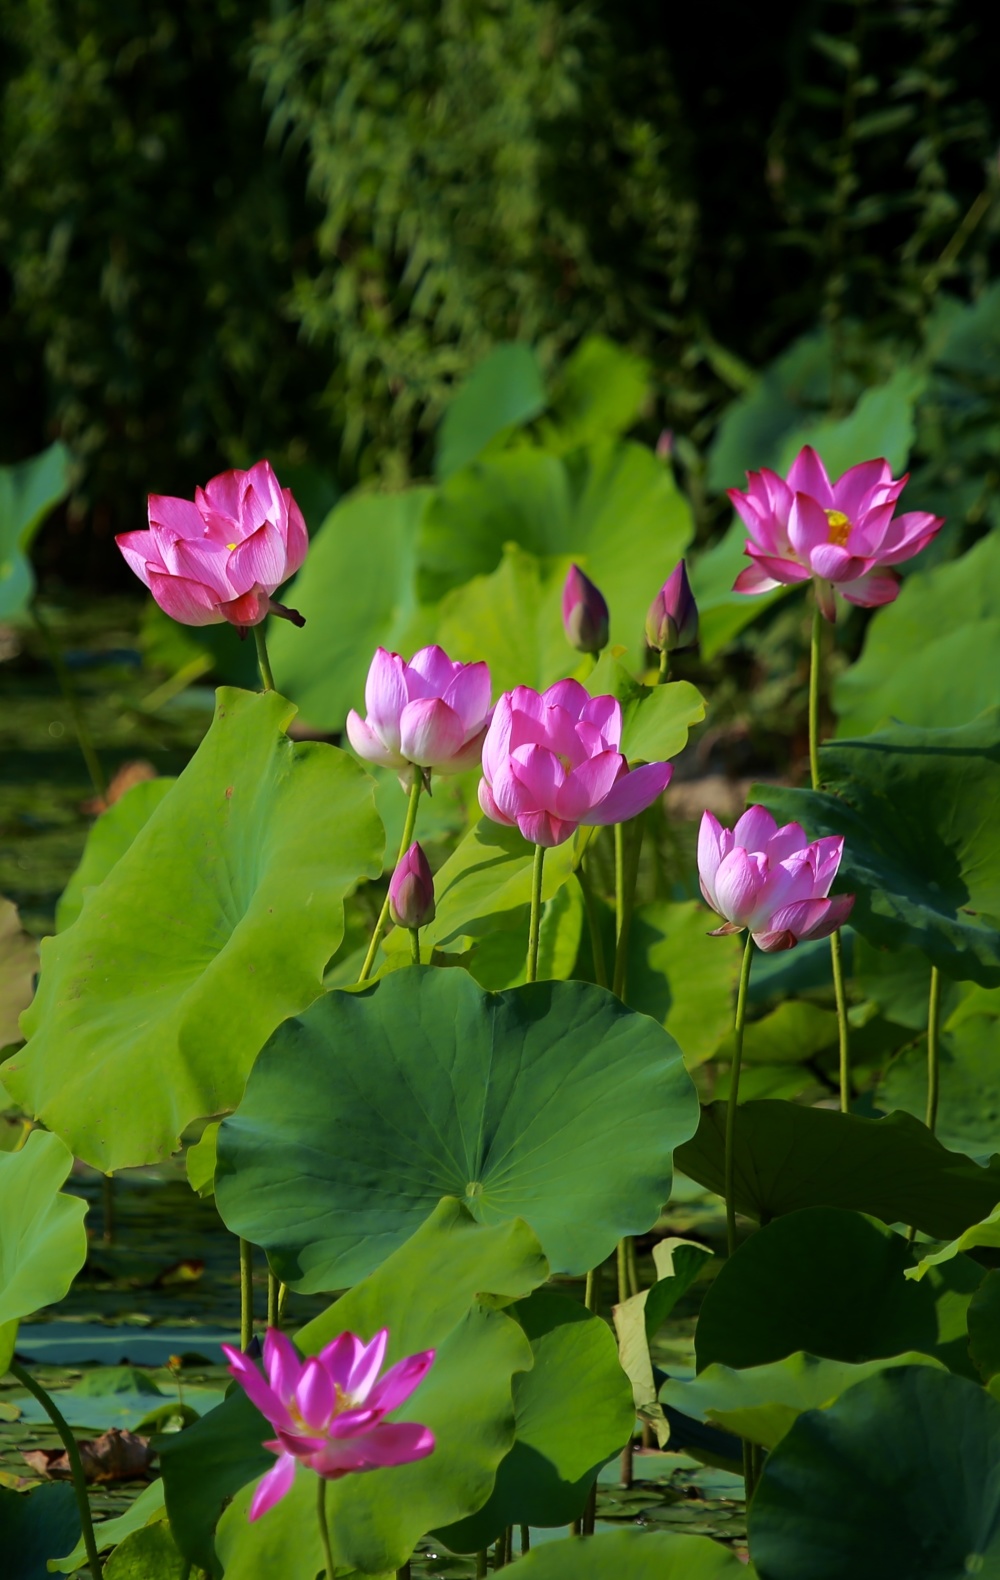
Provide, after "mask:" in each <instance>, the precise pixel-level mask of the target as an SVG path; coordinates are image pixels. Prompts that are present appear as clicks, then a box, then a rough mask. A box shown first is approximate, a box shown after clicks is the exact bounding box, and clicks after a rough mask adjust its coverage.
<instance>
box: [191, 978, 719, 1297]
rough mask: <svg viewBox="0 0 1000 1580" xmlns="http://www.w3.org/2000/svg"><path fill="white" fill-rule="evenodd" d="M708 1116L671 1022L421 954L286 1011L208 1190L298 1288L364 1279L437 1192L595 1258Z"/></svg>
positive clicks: (559, 1254) (222, 1140)
mask: <svg viewBox="0 0 1000 1580" xmlns="http://www.w3.org/2000/svg"><path fill="white" fill-rule="evenodd" d="M697 1123H698V1103H697V1098H696V1095H695V1091H694V1087H693V1085H692V1083H691V1080H690V1077H689V1076H688V1075H687V1073H686V1071H685V1069H684V1064H683V1060H682V1056H681V1053H680V1050H679V1048H678V1047H677V1044H676V1043H675V1042H674V1040H673V1038H672V1037H671V1036H670V1035H669V1034H668V1033H667V1032H666V1031H664V1030H663V1028H662V1027H661V1026H658V1025H657V1024H656V1022H655V1021H652V1020H650V1019H649V1018H648V1017H647V1016H645V1015H639V1014H636V1013H635V1012H634V1011H633V1010H629V1009H626V1007H625V1006H624V1005H623V1004H622V1003H621V1001H620V1000H619V999H617V998H615V997H614V995H613V994H611V993H608V992H606V991H605V990H604V989H603V988H597V987H593V986H591V985H590V984H589V983H585V982H536V983H532V984H530V985H527V986H524V987H519V988H514V989H511V990H509V991H506V992H502V993H487V992H485V991H484V990H483V989H482V988H480V987H479V986H478V984H477V983H476V982H474V981H473V980H472V978H471V977H469V976H468V975H467V974H466V973H465V972H464V971H462V970H460V969H458V968H452V969H450V970H440V969H438V970H433V969H430V968H426V967H424V968H421V967H410V968H408V969H405V970H401V971H397V972H394V973H393V974H392V975H390V976H388V977H386V978H384V979H383V980H382V981H380V982H378V983H376V984H375V985H373V986H372V987H370V988H368V989H367V990H365V991H364V992H360V993H351V992H335V993H330V994H328V995H327V996H326V997H325V998H323V999H321V1000H319V1001H318V1002H317V1003H316V1004H314V1005H313V1006H312V1007H311V1008H310V1009H309V1010H307V1011H306V1012H305V1013H304V1014H302V1015H300V1016H298V1017H297V1018H295V1019H293V1020H289V1021H287V1022H286V1023H285V1024H284V1025H283V1026H281V1027H279V1029H278V1030H277V1031H276V1032H275V1034H274V1035H273V1037H272V1038H271V1040H270V1042H269V1043H268V1045H267V1047H266V1048H265V1049H264V1050H263V1052H262V1053H261V1055H260V1057H259V1058H258V1060H257V1063H256V1064H255V1066H254V1069H253V1072H252V1074H251V1077H250V1080H249V1081H248V1083H247V1090H246V1094H245V1096H244V1099H243V1102H242V1103H241V1104H240V1106H239V1108H238V1109H237V1111H236V1113H235V1114H233V1115H232V1116H231V1117H230V1118H229V1119H227V1120H225V1121H224V1122H223V1124H222V1127H221V1129H220V1131H219V1138H218V1163H217V1167H216V1201H217V1204H218V1207H219V1211H220V1213H221V1214H222V1217H223V1219H224V1221H225V1222H226V1224H227V1225H228V1227H229V1228H230V1229H232V1230H233V1232H234V1233H236V1234H239V1235H241V1236H242V1237H243V1238H244V1239H249V1240H252V1241H253V1242H254V1244H256V1245H261V1246H263V1247H264V1248H265V1250H266V1251H267V1253H268V1257H269V1260H270V1262H271V1265H272V1267H273V1268H274V1270H275V1272H276V1273H277V1274H278V1276H279V1277H280V1278H281V1279H282V1280H283V1281H284V1282H285V1283H286V1284H289V1285H292V1286H294V1287H295V1288H298V1289H303V1290H316V1289H339V1288H343V1287H345V1286H346V1285H349V1284H352V1283H354V1282H356V1281H357V1280H358V1279H359V1278H363V1277H364V1275H365V1274H366V1273H367V1272H369V1271H370V1270H371V1269H372V1268H373V1267H375V1266H377V1265H378V1263H379V1262H381V1261H382V1260H383V1259H384V1258H385V1257H386V1256H387V1255H388V1254H389V1252H390V1251H392V1250H393V1249H394V1248H395V1247H396V1246H397V1245H399V1244H401V1243H402V1241H403V1240H405V1239H406V1237H407V1236H408V1235H409V1234H411V1233H412V1232H413V1230H414V1229H415V1228H416V1227H417V1225H418V1224H419V1223H420V1222H421V1221H422V1220H423V1219H424V1218H425V1217H426V1216H427V1213H428V1212H429V1211H430V1210H431V1208H432V1207H433V1206H434V1204H435V1203H436V1202H437V1201H438V1200H439V1199H440V1198H441V1197H442V1196H457V1197H459V1198H460V1199H462V1200H464V1201H465V1202H466V1203H467V1205H468V1207H469V1209H470V1211H471V1212H472V1213H473V1214H474V1215H475V1217H476V1218H477V1219H479V1220H480V1221H481V1222H483V1223H500V1222H503V1221H506V1220H508V1219H511V1218H515V1217H521V1218H524V1219H525V1220H526V1221H527V1222H528V1223H530V1225H531V1227H532V1228H533V1229H534V1231H535V1233H536V1234H537V1235H538V1237H539V1239H540V1240H541V1243H542V1248H543V1250H544V1251H545V1254H546V1256H547V1257H548V1258H549V1261H550V1263H551V1264H552V1268H553V1271H555V1272H562V1273H583V1272H586V1271H587V1269H588V1268H591V1267H594V1266H596V1265H597V1263H598V1262H601V1261H603V1260H604V1258H605V1257H606V1256H608V1255H610V1253H611V1251H612V1249H613V1248H614V1246H615V1245H616V1243H617V1242H618V1240H619V1239H620V1238H621V1237H622V1236H623V1235H626V1234H641V1233H644V1232H645V1231H646V1230H647V1229H649V1228H650V1227H651V1226H652V1225H653V1224H654V1223H655V1221H656V1218H657V1215H658V1213H659V1211H660V1208H661V1206H662V1204H663V1202H664V1201H666V1199H667V1197H668V1196H669V1194H670V1181H671V1156H672V1152H673V1148H674V1147H675V1146H676V1145H678V1143H679V1142H681V1141H683V1140H685V1139H686V1138H687V1137H688V1136H690V1135H691V1134H692V1133H693V1132H694V1130H695V1128H696V1126H697Z"/></svg>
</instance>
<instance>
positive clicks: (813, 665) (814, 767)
mask: <svg viewBox="0 0 1000 1580" xmlns="http://www.w3.org/2000/svg"><path fill="white" fill-rule="evenodd" d="M813 596H814V597H815V594H814V595H813ZM822 670H823V616H822V614H821V613H820V608H819V604H818V603H815V605H814V607H813V620H812V639H811V641H810V644H809V777H810V779H811V780H812V787H813V789H814V790H818V789H819V787H820V775H819V686H820V677H821V675H822ZM830 966H831V970H832V973H833V996H834V999H835V1001H836V1005H837V1039H838V1042H839V1044H840V1060H839V1062H840V1110H841V1113H844V1114H846V1113H849V1112H850V1107H851V1034H850V1024H849V1022H848V1019H847V990H846V988H845V986H844V954H843V948H842V946H841V939H840V931H839V929H838V931H837V932H835V933H831V935H830Z"/></svg>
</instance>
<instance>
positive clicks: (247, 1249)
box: [240, 1240, 253, 1350]
mask: <svg viewBox="0 0 1000 1580" xmlns="http://www.w3.org/2000/svg"><path fill="white" fill-rule="evenodd" d="M252 1338H253V1246H252V1245H251V1244H250V1241H249V1240H241V1241H240V1349H241V1350H248V1349H249V1348H250V1341H251V1339H252Z"/></svg>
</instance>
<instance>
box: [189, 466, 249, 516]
mask: <svg viewBox="0 0 1000 1580" xmlns="http://www.w3.org/2000/svg"><path fill="white" fill-rule="evenodd" d="M245 476H246V473H245V472H238V471H236V470H235V469H234V470H232V471H229V472H220V473H219V474H218V476H217V477H213V478H211V479H210V480H209V482H207V483H206V484H205V487H204V489H200V488H199V489H197V490H196V492H195V500H196V501H197V502H198V504H199V506H201V502H202V501H204V505H205V506H207V508H208V509H210V510H212V511H213V512H214V513H215V514H217V515H220V516H228V518H229V520H230V521H237V520H238V519H239V514H240V500H241V499H242V497H243V479H244V477H245Z"/></svg>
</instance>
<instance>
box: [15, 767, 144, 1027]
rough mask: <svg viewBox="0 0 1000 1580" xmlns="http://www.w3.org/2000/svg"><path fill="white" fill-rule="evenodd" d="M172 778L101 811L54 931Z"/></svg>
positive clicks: (74, 911)
mask: <svg viewBox="0 0 1000 1580" xmlns="http://www.w3.org/2000/svg"><path fill="white" fill-rule="evenodd" d="M175 783H176V780H174V779H146V780H143V781H142V783H140V784H137V785H133V786H132V788H131V790H126V792H125V794H124V795H123V796H122V798H121V800H120V801H116V802H115V803H114V805H113V806H110V807H108V810H107V811H106V812H102V813H101V815H100V817H99V818H98V819H97V822H96V823H95V824H94V825H93V827H92V828H91V830H90V833H89V834H88V835H87V843H86V845H85V846H84V847H83V855H82V857H81V858H80V865H79V866H78V867H77V869H76V871H75V872H74V873H73V876H72V877H71V878H70V880H69V882H68V883H67V885H66V887H65V889H64V890H63V892H62V895H61V896H60V899H59V904H58V905H57V906H56V931H57V932H60V933H61V932H64V931H65V930H66V928H67V927H69V926H70V925H71V924H72V923H73V922H75V921H76V919H77V917H78V916H79V914H80V912H81V911H82V909H83V902H84V900H85V899H86V897H87V893H88V891H89V890H92V889H95V888H96V887H97V885H98V884H99V883H103V882H104V880H105V878H106V877H107V875H108V873H109V872H110V871H111V869H112V867H113V866H114V865H115V863H116V862H117V861H118V860H119V859H120V858H121V857H122V856H124V854H125V852H126V851H127V850H128V848H129V846H130V845H131V843H132V841H133V840H134V839H135V836H136V835H137V834H138V832H139V830H140V829H141V828H142V827H143V826H144V825H145V824H146V823H148V821H149V819H150V817H151V816H152V814H153V813H154V812H155V811H156V808H157V807H158V806H159V804H160V802H161V801H162V800H163V797H164V796H165V795H166V793H167V791H168V790H169V789H170V787H171V785H173V784H175ZM0 1042H2V1038H0Z"/></svg>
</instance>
